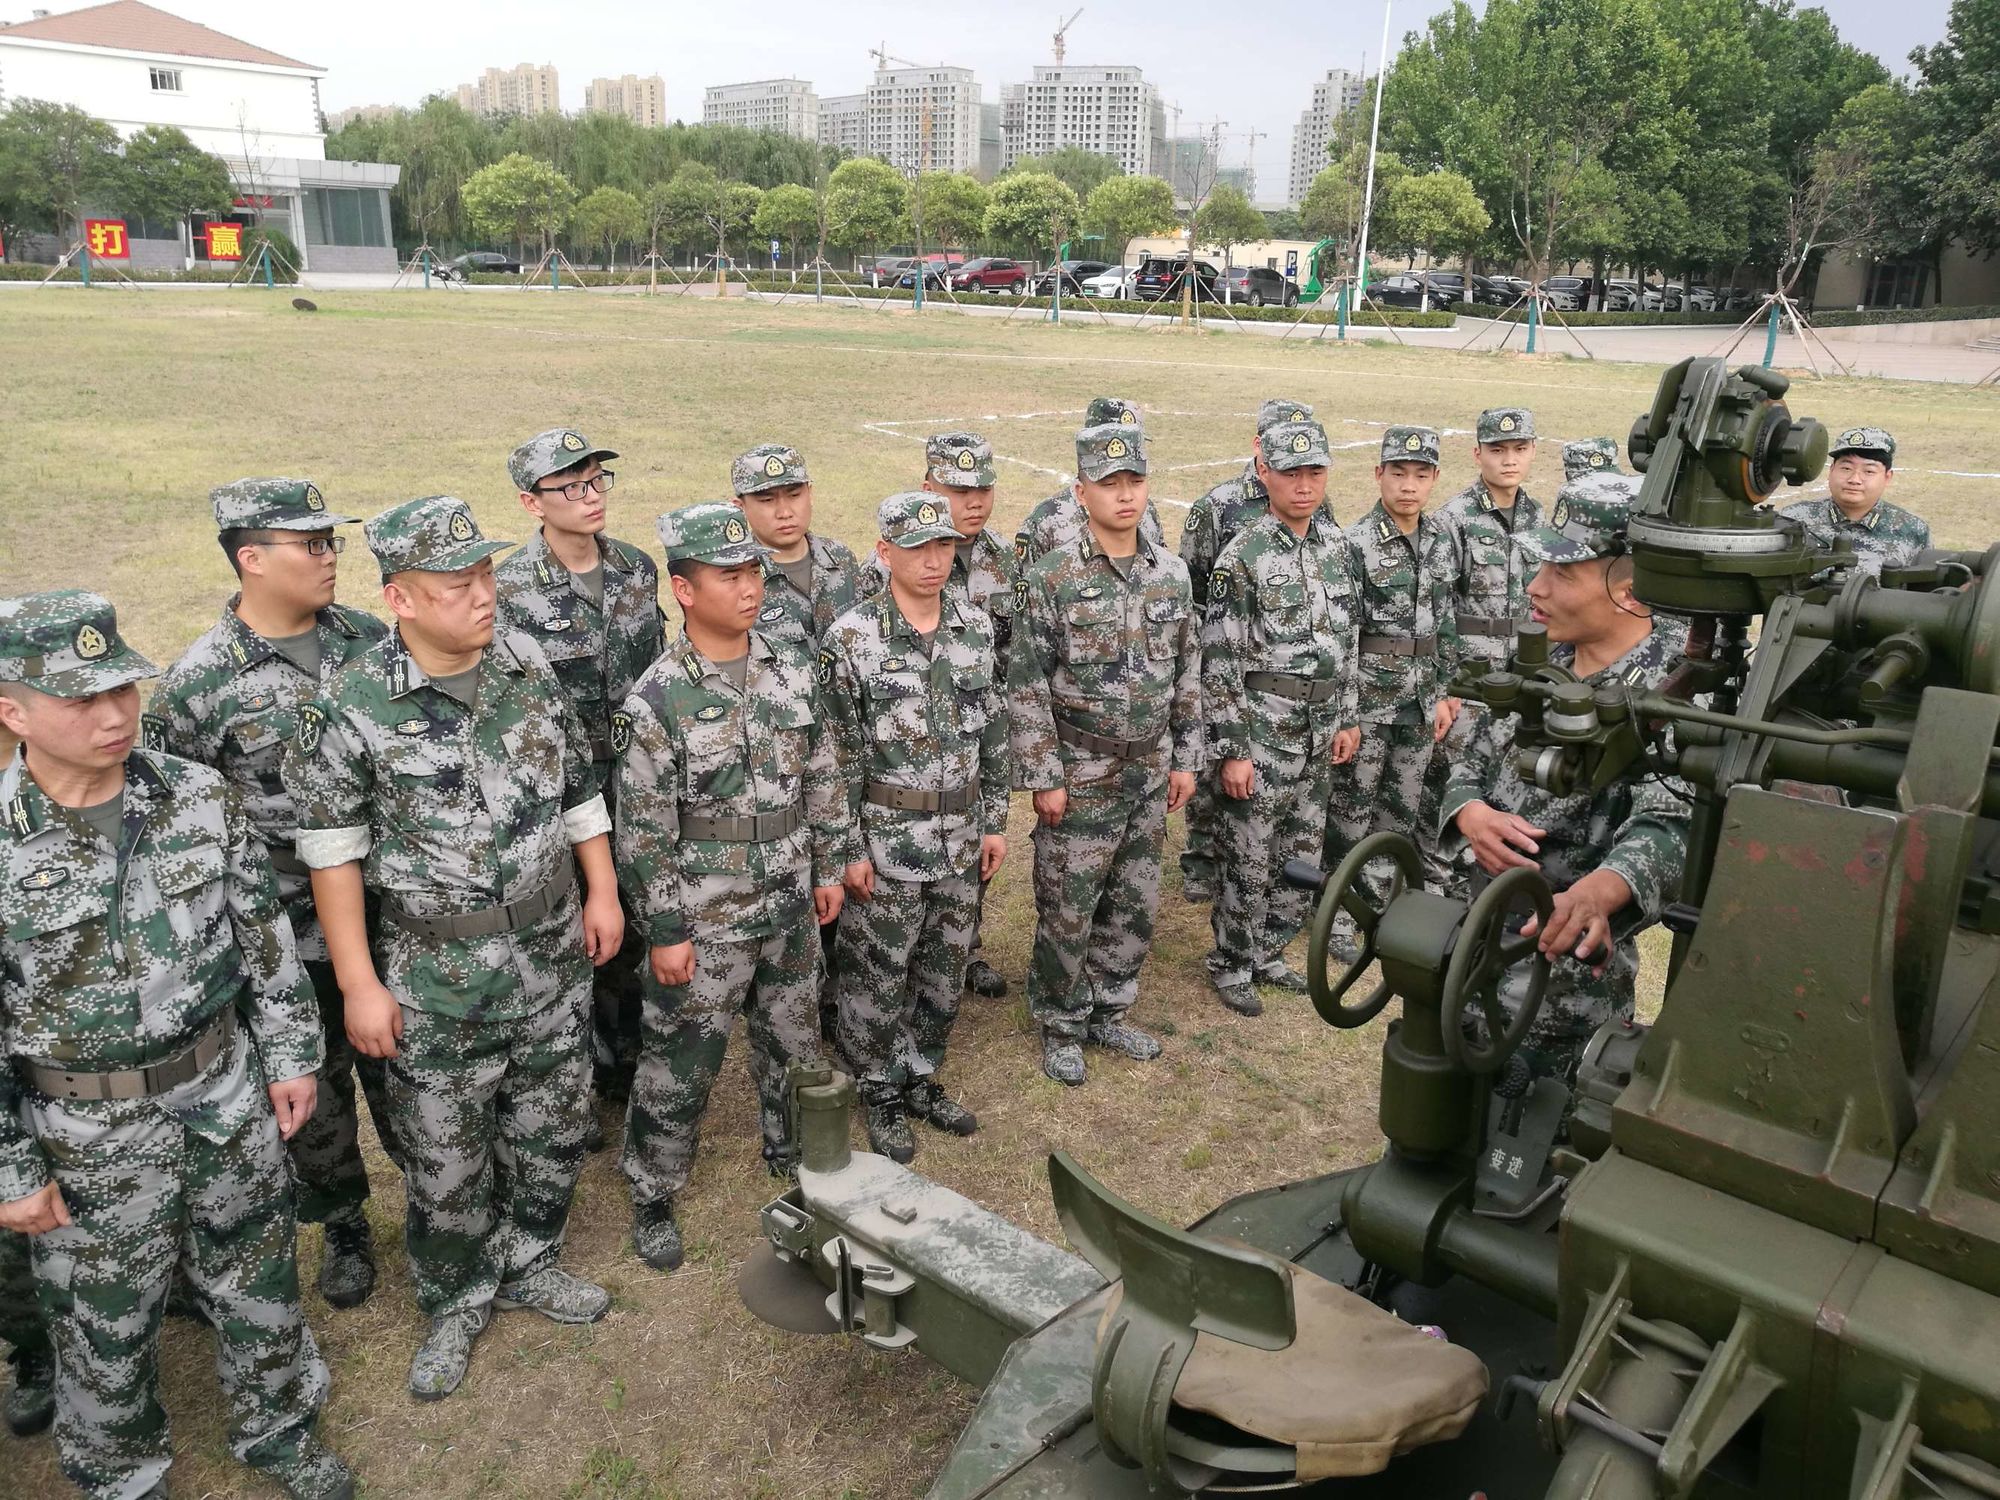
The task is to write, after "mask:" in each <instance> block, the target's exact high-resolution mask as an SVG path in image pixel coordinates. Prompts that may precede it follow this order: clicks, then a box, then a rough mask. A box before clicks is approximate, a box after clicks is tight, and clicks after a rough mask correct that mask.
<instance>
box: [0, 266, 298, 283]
mask: <svg viewBox="0 0 2000 1500" xmlns="http://www.w3.org/2000/svg"><path fill="white" fill-rule="evenodd" d="M48 274H49V268H48V267H47V266H41V265H34V264H32V263H29V264H9V265H0V281H42V280H44V279H46V278H47V277H48ZM124 274H125V275H126V276H127V277H129V278H130V279H132V280H133V281H199V282H224V281H233V280H234V279H235V273H234V272H232V271H208V270H202V271H127V272H125V273H124ZM55 280H57V281H81V280H83V273H82V272H81V271H79V270H78V269H77V268H76V267H75V266H74V265H68V266H64V267H63V268H62V269H61V270H60V271H58V272H57V273H56V275H55ZM278 283H279V285H281V286H286V285H290V283H288V282H286V281H285V279H284V272H282V271H280V272H278ZM90 284H91V285H92V286H94V287H95V286H117V285H118V284H119V282H118V276H117V275H116V273H114V272H111V271H108V270H106V269H105V268H104V265H103V263H102V262H99V261H93V262H92V263H91V268H90ZM263 284H264V278H263V277H262V276H261V275H259V276H258V277H257V278H256V285H258V286H260V287H261V286H262V285H263Z"/></svg>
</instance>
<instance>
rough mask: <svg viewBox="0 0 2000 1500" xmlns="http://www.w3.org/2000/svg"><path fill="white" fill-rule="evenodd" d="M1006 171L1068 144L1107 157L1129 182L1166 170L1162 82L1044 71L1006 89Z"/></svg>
mask: <svg viewBox="0 0 2000 1500" xmlns="http://www.w3.org/2000/svg"><path fill="white" fill-rule="evenodd" d="M1000 100H1001V120H1002V124H1001V147H1000V166H1001V169H1002V170H1003V171H1004V170H1005V169H1006V168H1008V167H1011V166H1013V165H1014V163H1015V162H1017V161H1019V160H1020V159H1021V158H1022V157H1024V156H1047V155H1048V154H1049V153H1050V152H1052V151H1057V150H1060V149H1061V148H1062V147H1064V146H1075V147H1078V148H1080V149H1081V150H1084V151H1092V152H1095V153H1096V154H1097V155H1099V156H1108V157H1110V158H1112V159H1113V160H1114V161H1116V162H1117V163H1118V165H1119V167H1120V168H1122V169H1123V171H1124V172H1125V175H1126V176H1128V177H1141V176H1147V175H1150V174H1155V173H1160V172H1162V170H1163V167H1162V159H1163V157H1164V155H1165V144H1166V110H1165V108H1164V106H1163V105H1162V104H1161V102H1160V91H1159V88H1158V86H1157V85H1154V84H1150V83H1148V82H1146V79H1145V75H1144V74H1142V73H1141V72H1140V71H1139V70H1138V69H1137V68H1132V67H1092V68H1086V67H1071V66H1068V65H1067V64H1050V65H1047V66H1038V67H1037V68H1036V69H1035V76H1034V77H1033V78H1031V79H1030V80H1029V81H1028V82H1026V83H1012V84H1007V85H1005V86H1003V87H1002V89H1001V90H1000Z"/></svg>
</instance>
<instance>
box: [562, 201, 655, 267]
mask: <svg viewBox="0 0 2000 1500" xmlns="http://www.w3.org/2000/svg"><path fill="white" fill-rule="evenodd" d="M570 230H571V232H572V233H573V234H575V235H576V237H577V238H578V239H579V240H581V241H583V242H584V243H585V244H590V245H602V246H603V247H604V259H605V263H606V264H607V265H608V266H609V267H610V268H611V269H612V270H614V271H615V270H617V269H618V247H619V246H620V245H629V244H632V243H634V242H635V241H637V240H639V239H641V238H642V237H643V236H644V235H645V233H646V209H645V205H644V204H642V203H641V202H640V201H639V199H638V197H637V195H636V194H633V193H628V192H627V191H626V190H625V189H624V188H615V187H598V188H592V189H591V190H590V191H589V192H588V193H586V194H584V197H583V201H582V202H581V203H579V204H577V206H576V213H575V214H574V215H573V216H572V218H571V219H570Z"/></svg>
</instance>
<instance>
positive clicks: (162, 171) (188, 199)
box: [109, 125, 236, 237]
mask: <svg viewBox="0 0 2000 1500" xmlns="http://www.w3.org/2000/svg"><path fill="white" fill-rule="evenodd" d="M109 192H110V196H111V198H112V201H113V202H115V203H116V204H117V205H118V207H119V208H120V209H121V210H123V211H124V212H125V213H126V214H127V215H128V216H130V217H132V218H137V219H143V220H145V221H147V223H149V224H153V225H159V226H162V227H164V226H166V225H169V224H171V225H175V226H176V228H175V235H176V237H178V235H179V228H178V226H179V225H180V224H182V223H184V222H186V220H187V217H188V215H189V214H193V213H200V214H208V215H220V214H222V213H225V212H226V211H227V210H228V209H229V207H230V205H231V204H232V203H234V201H235V199H236V188H235V185H234V184H233V183H231V182H230V180H229V168H228V167H226V166H225V165H223V161H222V158H221V157H219V156H216V155H214V154H213V153H212V152H208V151H204V150H202V149H201V147H199V146H197V145H196V144H195V143H194V142H193V141H191V140H189V139H188V138H187V133H186V132H185V131H181V130H176V129H175V128H174V127H173V126H171V125H148V126H146V127H145V128H144V129H142V130H140V131H139V132H138V133H137V134H135V135H134V136H133V137H132V139H131V140H129V141H127V142H126V143H125V157H124V160H123V162H122V163H121V164H120V166H119V168H118V171H117V173H116V177H115V179H114V181H113V182H112V183H111V184H110V188H109Z"/></svg>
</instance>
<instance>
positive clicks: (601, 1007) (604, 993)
mask: <svg viewBox="0 0 2000 1500" xmlns="http://www.w3.org/2000/svg"><path fill="white" fill-rule="evenodd" d="M620 904H621V905H623V906H624V908H625V941H624V942H623V943H621V944H619V946H618V951H617V952H616V953H614V954H612V955H611V957H610V959H609V960H608V961H607V962H605V963H604V964H603V965H602V966H600V967H599V968H597V969H594V970H592V971H591V976H590V1061H591V1066H592V1067H593V1068H595V1069H597V1070H598V1071H600V1072H601V1071H608V1070H611V1069H615V1068H618V1067H621V1066H623V1067H630V1066H631V1065H632V1060H633V1059H634V1058H636V1057H637V1056H638V1055H639V1013H640V1007H641V1005H642V1003H643V1002H642V999H641V995H642V991H641V989H640V986H639V971H640V970H641V969H643V968H645V966H646V938H645V935H644V933H643V932H642V931H641V930H640V926H639V922H638V920H637V919H636V918H635V917H634V915H633V912H632V903H631V902H630V901H627V900H625V899H624V896H623V893H622V892H621V893H620Z"/></svg>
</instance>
